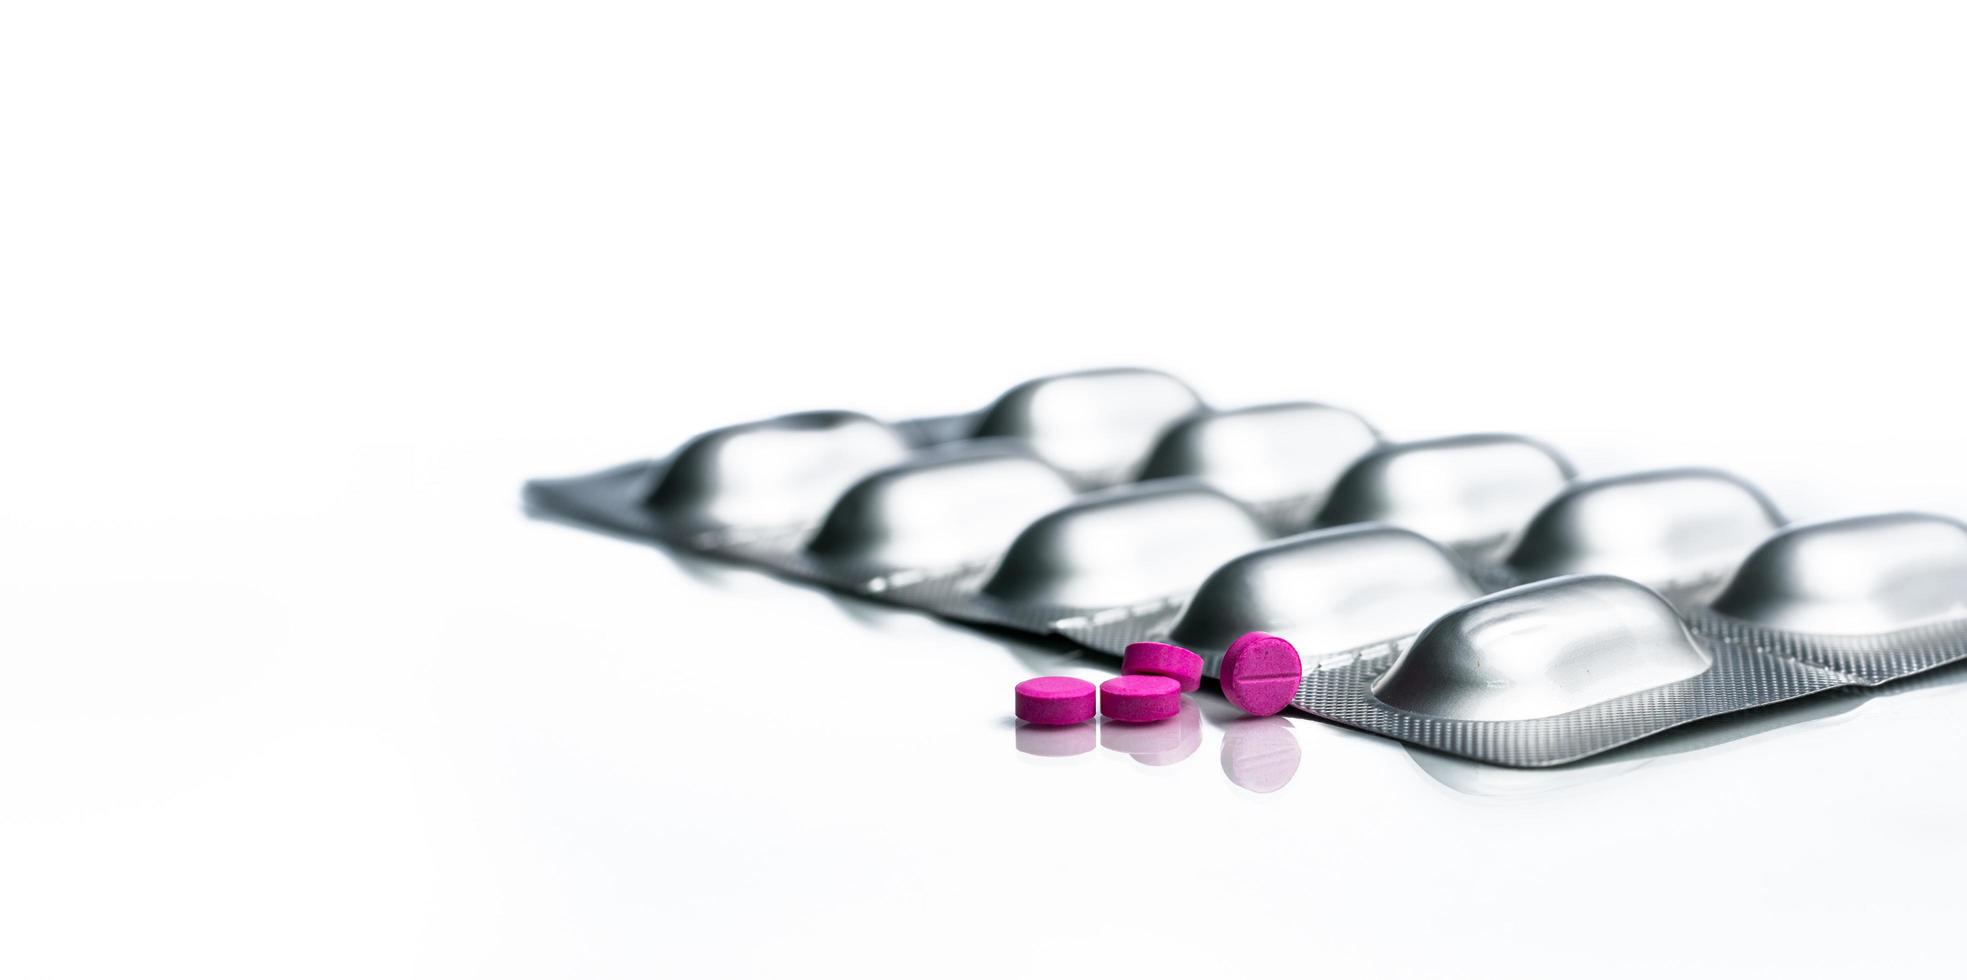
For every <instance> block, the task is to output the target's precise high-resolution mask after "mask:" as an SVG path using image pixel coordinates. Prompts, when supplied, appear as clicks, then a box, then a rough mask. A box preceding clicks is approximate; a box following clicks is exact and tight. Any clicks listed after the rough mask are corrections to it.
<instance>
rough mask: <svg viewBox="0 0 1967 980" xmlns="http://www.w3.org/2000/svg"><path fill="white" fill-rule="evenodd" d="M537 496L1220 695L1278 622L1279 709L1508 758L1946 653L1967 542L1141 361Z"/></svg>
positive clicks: (697, 444) (1807, 690) (713, 437)
mask: <svg viewBox="0 0 1967 980" xmlns="http://www.w3.org/2000/svg"><path fill="white" fill-rule="evenodd" d="M527 501H528V504H529V506H530V507H532V508H533V510H534V511H535V512H536V513H540V514H543V515H546V516H552V517H556V518H559V519H563V520H568V521H573V522H576V523H580V524H583V525H586V526H590V527H594V528H598V529H601V530H605V531H609V532H612V533H617V534H624V535H630V536H635V537H642V538H648V539H652V540H656V541H660V542H664V543H667V544H670V545H673V546H677V547H682V548H686V549H689V550H692V551H696V552H699V553H705V554H712V555H717V556H721V557H725V558H729V559H734V560H740V561H745V562H749V563H752V564H755V565H758V566H761V567H764V568H767V569H770V570H772V571H774V572H777V573H779V574H782V575H786V576H788V577H791V578H795V579H799V580H803V581H809V582H814V583H817V584H821V585H824V586H827V587H830V588H834V589H838V590H842V591H848V592H852V593H855V594H859V595H863V596H867V597H870V598H874V599H878V600H880V601H883V602H889V603H894V604H897V605H902V606H907V607H911V608H917V609H922V610H926V611H929V612H933V613H936V614H938V615H942V616H945V617H948V618H951V619H955V620H959V621H964V622H971V623H979V624H989V625H996V626H1005V627H1011V628H1015V629H1021V630H1026V631H1031V632H1034V633H1054V634H1057V635H1061V636H1065V637H1067V638H1069V639H1072V640H1074V641H1076V642H1078V643H1080V644H1083V645H1085V646H1088V647H1090V648H1092V649H1096V650H1101V651H1104V652H1108V653H1112V654H1118V653H1119V652H1121V650H1123V649H1124V648H1125V646H1126V645H1127V644H1128V643H1130V642H1134V641H1137V640H1143V639H1155V640H1164V641H1166V642H1171V643H1176V644H1180V645H1182V646H1185V647H1188V648H1189V649H1193V650H1195V651H1196V652H1198V653H1200V654H1202V655H1203V657H1204V659H1205V662H1206V664H1207V667H1208V670H1209V672H1210V673H1212V674H1213V672H1214V670H1215V668H1216V666H1217V662H1218V661H1219V660H1220V658H1221V655H1222V653H1223V651H1224V650H1225V649H1226V648H1227V647H1228V645H1229V643H1230V642H1231V641H1233V640H1234V639H1235V638H1236V637H1237V636H1240V635H1241V634H1243V633H1245V632H1249V631H1251V630H1262V631H1265V632H1270V633H1275V634H1278V635H1280V636H1283V637H1285V638H1287V639H1289V640H1290V641H1292V643H1293V644H1294V645H1295V646H1296V647H1297V648H1298V649H1299V651H1300V653H1301V654H1302V655H1303V657H1304V665H1305V670H1306V673H1305V677H1304V680H1303V683H1302V685H1301V687H1300V690H1299V694H1298V697H1297V698H1296V701H1295V704H1296V706H1297V707H1299V708H1301V709H1303V710H1305V711H1307V712H1309V713H1311V714H1313V715H1315V716H1318V717H1321V718H1325V719H1328V720H1331V721H1335V722H1338V723H1341V724H1345V725H1349V726H1352V727H1355V728H1360V729H1364V730H1367V731H1372V732H1376V733H1379V734H1384V735H1388V736H1391V737H1394V738H1398V739H1400V740H1402V741H1406V742H1409V743H1411V744H1415V745H1420V746H1424V747H1428V748H1432V749H1437V750H1440V751H1445V752H1450V753H1453V754H1456V755H1461V756H1466V757H1469V758H1475V759H1481V760H1485V761H1490V762H1497V763H1502V764H1508V765H1517V766H1541V765H1551V764H1556V763H1560V762H1565V761H1569V760H1571V759H1576V758H1581V757H1584V756H1587V755H1591V754H1593V753H1595V752H1599V751H1603V750H1605V749H1608V748H1612V747H1614V746H1616V745H1620V744H1624V743H1626V742H1630V741H1633V740H1635V739H1638V738H1642V737H1644V736H1646V735H1649V734H1652V733H1655V732H1658V731H1662V730H1665V729H1667V728H1671V727H1673V726H1675V725H1679V724H1683V723H1685V722H1688V721H1693V720H1696V719H1699V718H1705V717H1710V716H1713V715H1718V714H1723V713H1727V712H1732V711H1739V710H1743V709H1746V708H1753V707H1757V706H1760V705H1766V704H1772V703H1775V702H1778V701H1783V700H1788V699H1790V698H1795V697H1800V696H1803V695H1806V694H1811V693H1815V692H1818V691H1823V690H1826V689H1829V688H1833V687H1840V686H1846V685H1869V684H1877V683H1883V682H1885V681H1889V680H1893V679H1896V678H1900V677H1904V676H1907V675H1909V674H1912V673H1916V672H1918V671H1921V670H1925V669H1929V668H1931V667H1935V666H1938V665H1940V664H1944V663H1947V662H1950V661H1953V660H1959V659H1963V658H1967V528H1963V527H1962V525H1961V524H1959V523H1958V522H1956V521H1953V520H1950V519H1947V518H1942V517H1936V516H1932V515H1916V514H1898V515H1876V516H1870V517H1860V518H1853V519H1848V520H1843V521H1831V522H1825V523H1820V524H1810V525H1795V526H1785V521H1784V518H1783V517H1782V515H1781V514H1780V512H1779V511H1778V510H1777V509H1776V507H1775V506H1774V505H1773V504H1772V503H1771V502H1770V501H1769V500H1768V499H1767V498H1766V497H1765V496H1764V495H1763V494H1762V493H1761V492H1760V491H1759V490H1757V489H1756V488H1754V487H1753V486H1751V485H1749V484H1748V483H1746V482H1745V481H1742V480H1741V479H1739V478H1737V477H1735V476H1733V475H1730V474H1728V473H1725V472H1721V471H1717V470H1711V469H1677V470H1662V471H1654V472H1646V473H1634V474H1625V475H1620V476H1613V477H1605V478H1595V479H1578V478H1577V477H1576V474H1575V472H1574V471H1573V469H1572V467H1571V465H1570V464H1569V463H1568V462H1567V461H1566V460H1565V459H1564V458H1563V457H1562V455H1560V454H1559V453H1557V452H1556V451H1555V450H1553V449H1551V448H1550V447H1548V446H1545V445H1543V444H1542V443H1539V442H1537V441H1535V440H1532V439H1528V438H1524V437H1521V436H1513V435H1502V434H1474V435H1459V436H1450V437H1445V438H1435V439H1426V440H1418V441H1409V442H1385V441H1383V440H1382V439H1381V437H1380V435H1379V434H1378V432H1377V431H1375V430H1374V429H1373V428H1372V427H1371V426H1370V425H1368V424H1367V423H1366V422H1365V421H1364V420H1362V419H1360V418H1359V416H1357V415H1354V414H1353V413H1351V412H1348V411H1345V410H1343V409H1337V408H1333V407H1330V406H1326V405H1321V404H1316V403H1311V402H1300V403H1285V404H1270V405H1258V406H1252V407H1247V408H1233V409H1217V408H1211V407H1209V406H1207V405H1205V404H1204V403H1203V402H1202V400H1201V399H1200V398H1199V397H1197V396H1196V394H1195V393H1194V392H1193V391H1192V390H1191V389H1190V388H1188V386H1187V385H1185V384H1183V383H1182V382H1180V381H1178V380H1176V379H1175V378H1173V377H1171V376H1169V375H1166V374H1162V373H1160V372H1154V371H1145V370H1139V369H1109V370H1101V371H1089V372H1080V373H1075V374H1068V375H1058V376H1052V377H1046V378H1039V379H1034V380H1032V381H1029V382H1025V383H1023V384H1020V385H1018V386H1015V387H1013V388H1012V389H1010V390H1009V391H1007V392H1005V393H1004V394H1003V395H1002V396H1000V397H999V398H998V399H996V400H995V401H994V402H992V403H991V404H990V405H989V406H988V407H987V408H985V409H983V410H981V411H977V412H971V413H966V414H961V415H951V416H942V417H936V418H928V419H915V420H908V421H903V422H898V423H892V424H888V423H882V422H879V421H876V420H875V419H873V418H870V417H868V416H865V415H860V414H857V413H853V412H838V411H836V412H811V413H802V414H798V415H789V416H782V417H779V418H774V419H768V420H765V421H761V422H755V423H748V424H744V425H738V426H732V427H729V428H725V429H720V430H715V431H713V432H710V433H706V434H704V435H703V436H699V437H697V438H696V439H693V440H691V441H689V442H687V443H685V444H684V445H683V446H682V447H681V448H679V449H678V450H677V451H676V452H675V453H673V454H672V455H670V456H669V457H667V458H666V459H662V460H657V461H652V462H647V463H638V464H630V465H628V466H623V467H617V468H615V469H611V470H606V471H603V472H601V473H597V474H593V475H590V476H586V477H577V478H572V479H566V480H546V481H536V482H534V483H532V484H529V485H528V487H527Z"/></svg>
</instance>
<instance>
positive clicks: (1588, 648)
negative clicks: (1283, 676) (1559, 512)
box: [1293, 575, 1844, 766]
mask: <svg viewBox="0 0 1967 980" xmlns="http://www.w3.org/2000/svg"><path fill="white" fill-rule="evenodd" d="M1842 683H1844V681H1843V679H1842V678H1841V677H1839V676H1838V675H1836V674H1834V673H1832V672H1830V671H1827V670H1823V669H1821V668H1818V667H1813V666H1810V665H1807V664H1803V663H1799V662H1797V661H1794V660H1786V659H1783V658H1779V657H1770V656H1765V655H1761V654H1758V653H1755V652H1753V651H1749V650H1744V649H1740V648H1738V647H1735V646H1731V645H1728V644H1724V643H1715V642H1710V641H1707V640H1705V639H1703V638H1702V637H1699V636H1697V635H1696V634H1695V633H1693V632H1692V631H1690V630H1689V629H1688V627H1687V625H1686V623H1685V622H1683V621H1682V619H1681V618H1680V615H1679V613H1678V612H1677V611H1676V610H1675V609H1674V607H1673V605H1672V604H1671V603H1669V602H1668V601H1667V600H1666V599H1665V598H1663V597H1661V596H1660V595H1659V593H1657V592H1654V591H1653V590H1651V589H1648V588H1646V587H1645V586H1643V585H1640V584H1638V583H1636V582H1632V581H1629V580H1626V579H1622V578H1618V577H1615V576H1610V575H1583V576H1570V577H1565V578H1558V579H1551V580H1548V581H1544V582H1537V583H1533V584H1530V585H1523V586H1517V587H1515V588H1511V589H1506V590H1504V591H1502V592H1498V593H1496V594H1494V595H1490V596H1485V597H1483V598H1481V599H1477V600H1475V601H1473V602H1469V603H1467V604H1465V605H1462V606H1460V607H1457V608H1456V609H1453V610H1451V611H1449V612H1448V613H1446V614H1444V615H1442V616H1441V617H1439V618H1437V619H1435V620H1434V621H1433V622H1432V623H1429V624H1428V625H1427V627H1426V628H1425V629H1423V630H1421V631H1420V633H1419V634H1418V635H1416V636H1414V637H1412V638H1411V639H1408V640H1400V641H1395V642H1391V643H1384V644H1376V645H1374V646H1371V647H1368V648H1366V649H1362V650H1358V651H1350V652H1348V653H1346V654H1342V655H1338V656H1330V657H1325V658H1323V659H1320V660H1317V661H1316V662H1312V663H1308V664H1307V673H1306V674H1305V677H1304V681H1303V682H1302V684H1301V685H1300V686H1299V689H1298V696H1297V698H1296V699H1295V701H1294V702H1293V703H1294V704H1295V705H1296V706H1297V707H1299V708H1301V709H1303V710H1304V711H1306V712H1309V713H1310V714H1313V715H1316V716H1318V717H1320V718H1325V719H1328V720H1331V721H1335V722H1338V723H1340V724H1344V725H1349V726H1351V727H1354V728H1359V729H1363V730H1365V731H1369V732H1374V733H1376V734H1380V735H1386V736H1389V737H1392V738H1396V739H1399V740H1400V741H1403V742H1408V743H1411V744H1414V745H1419V746H1424V747H1427V748H1432V749H1438V750H1440V751H1444V752H1449V753H1453V754H1455V755H1460V756H1466V757H1469V758H1473V759H1480V760H1482V761H1486V762H1495V763H1500V764H1503V765H1512V766H1548V765H1556V764H1558V763H1562V762H1569V761H1571V760H1573V759H1579V758H1583V757H1585V756H1588V755H1592V754H1594V753H1597V752H1602V751H1605V750H1606V749H1610V748H1613V747H1615V746H1618V745H1623V744H1625V743H1627V742H1631V741H1634V740H1636V739H1640V738H1644V737H1645V736H1648V735H1652V734H1655V733H1657V732H1661V731H1665V730H1666V729H1669V728H1672V727H1675V726H1677V725H1682V724H1686V723H1687V722H1690V721H1695V720H1698V719H1701V718H1707V717H1711V716H1714V715H1720V714H1726V713H1729V712H1733V711H1740V710H1743V709H1746V708H1753V707H1757V706H1760V705H1765V704H1773V703H1775V702H1778V701H1785V700H1788V699H1790V698H1795V697H1801V696H1803V695H1806V694H1812V693H1815V692H1817V691H1822V690H1827V689H1829V688H1832V687H1837V686H1839V685H1841V684H1842Z"/></svg>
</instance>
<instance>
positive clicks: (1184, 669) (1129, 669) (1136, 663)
mask: <svg viewBox="0 0 1967 980" xmlns="http://www.w3.org/2000/svg"><path fill="white" fill-rule="evenodd" d="M1120 672H1121V673H1123V674H1154V675H1157V676H1160V677H1172V678H1174V679H1175V680H1176V681H1179V682H1180V683H1181V685H1182V690H1183V691H1193V690H1195V689H1196V688H1198V687H1201V686H1202V658H1201V657H1200V656H1198V655H1197V654H1195V653H1194V652H1192V651H1190V650H1187V649H1185V648H1183V647H1178V646H1175V645H1174V644H1172V643H1155V642H1153V641H1151V640H1144V641H1142V642H1140V643H1129V644H1127V650H1126V652H1125V653H1122V654H1121V655H1120Z"/></svg>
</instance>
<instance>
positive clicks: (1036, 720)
mask: <svg viewBox="0 0 1967 980" xmlns="http://www.w3.org/2000/svg"><path fill="white" fill-rule="evenodd" d="M1017 712H1018V717H1019V718H1022V719H1024V720H1025V721H1028V722H1031V723H1032V724H1034V725H1077V724H1079V723H1080V722H1082V721H1090V720H1091V719H1092V717H1093V684H1092V682H1091V681H1082V680H1080V679H1079V678H1077V677H1034V678H1032V679H1031V680H1028V681H1025V682H1024V683H1022V684H1019V685H1018V694H1017Z"/></svg>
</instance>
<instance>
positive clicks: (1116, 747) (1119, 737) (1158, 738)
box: [1100, 698, 1202, 766]
mask: <svg viewBox="0 0 1967 980" xmlns="http://www.w3.org/2000/svg"><path fill="white" fill-rule="evenodd" d="M1100 747H1101V748H1104V749H1111V750H1113V751H1115V752H1125V753H1127V754H1128V755H1131V756H1133V757H1134V761H1135V762H1139V763H1142V764H1143V765H1149V766H1168V765H1173V764H1175V763H1177V762H1180V761H1182V760H1183V759H1186V758H1188V757H1189V756H1191V755H1194V754H1195V750H1196V749H1199V748H1201V747H1202V712H1200V711H1198V710H1196V708H1195V705H1194V703H1193V702H1190V701H1189V700H1188V699H1187V698H1183V699H1182V707H1181V710H1180V711H1177V712H1176V713H1175V717H1173V718H1163V719H1162V720H1160V721H1150V722H1147V723H1145V724H1140V725H1101V726H1100Z"/></svg>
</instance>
